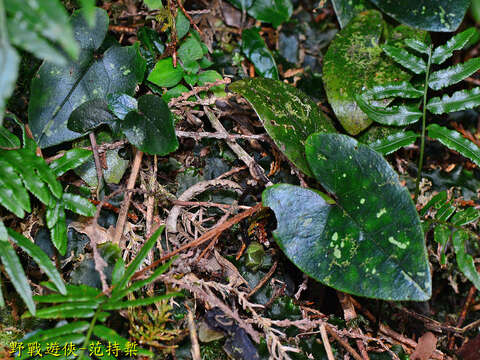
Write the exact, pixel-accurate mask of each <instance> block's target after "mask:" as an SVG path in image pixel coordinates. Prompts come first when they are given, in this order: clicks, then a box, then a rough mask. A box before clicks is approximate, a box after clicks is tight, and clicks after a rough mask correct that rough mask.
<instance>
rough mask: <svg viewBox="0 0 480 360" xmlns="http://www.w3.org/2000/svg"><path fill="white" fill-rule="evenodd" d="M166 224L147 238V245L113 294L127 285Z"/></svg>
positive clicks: (128, 268)
mask: <svg viewBox="0 0 480 360" xmlns="http://www.w3.org/2000/svg"><path fill="white" fill-rule="evenodd" d="M164 228H165V226H160V227H159V228H158V229H157V231H155V232H154V233H153V234H152V236H150V239H148V240H147V242H146V243H145V245H143V247H142V248H141V249H140V251H139V252H138V254H137V256H136V257H135V259H133V261H132V262H131V263H130V265H129V266H128V267H127V270H126V271H125V274H124V275H123V277H122V278H121V279H120V281H119V282H118V284H117V286H115V288H114V290H113V292H112V296H114V295H116V294H117V293H118V292H119V291H121V290H123V289H124V288H125V285H127V282H128V281H129V280H130V278H131V277H132V276H133V274H134V273H135V271H137V269H138V268H139V267H140V265H141V264H142V263H143V260H145V258H146V257H147V255H148V253H149V252H150V250H151V249H152V248H153V246H154V245H155V243H156V242H157V240H158V238H159V236H160V235H161V234H162V232H163V229H164Z"/></svg>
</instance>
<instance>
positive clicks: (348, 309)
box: [337, 291, 370, 360]
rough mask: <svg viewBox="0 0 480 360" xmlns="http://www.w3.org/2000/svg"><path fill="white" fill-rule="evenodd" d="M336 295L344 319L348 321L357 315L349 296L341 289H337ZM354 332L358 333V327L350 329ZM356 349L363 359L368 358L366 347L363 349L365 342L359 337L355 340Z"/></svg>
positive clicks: (366, 359)
mask: <svg viewBox="0 0 480 360" xmlns="http://www.w3.org/2000/svg"><path fill="white" fill-rule="evenodd" d="M337 296H338V298H339V300H340V304H341V305H342V309H343V314H344V318H345V321H346V322H347V323H349V322H350V321H352V320H354V319H355V318H356V317H357V313H356V312H355V307H354V306H353V303H352V300H351V296H350V295H347V294H345V293H343V292H341V291H337ZM352 332H353V333H354V334H360V329H358V328H354V329H352ZM356 343H357V347H358V350H359V351H360V354H361V355H362V359H363V360H369V359H370V358H369V357H368V353H367V349H365V344H364V343H363V341H362V340H361V339H357V340H356Z"/></svg>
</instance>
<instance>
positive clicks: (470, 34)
mask: <svg viewBox="0 0 480 360" xmlns="http://www.w3.org/2000/svg"><path fill="white" fill-rule="evenodd" d="M479 35H480V34H479V32H478V31H477V29H476V28H474V27H472V28H470V29H467V30H465V31H462V32H461V33H459V34H457V35H455V36H453V37H452V38H450V39H449V40H448V41H447V42H446V43H445V45H441V46H438V47H437V48H436V49H435V51H434V52H433V54H432V63H434V64H441V63H443V62H444V61H445V60H447V59H448V58H449V57H451V56H452V55H453V52H454V51H456V50H462V49H463V48H465V47H468V46H469V45H472V44H474V43H475V42H477V41H478V38H479Z"/></svg>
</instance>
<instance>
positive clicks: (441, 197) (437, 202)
mask: <svg viewBox="0 0 480 360" xmlns="http://www.w3.org/2000/svg"><path fill="white" fill-rule="evenodd" d="M446 201H447V192H446V191H441V192H439V193H438V194H437V195H435V196H434V197H432V198H431V199H430V200H429V201H428V203H426V204H425V206H424V207H423V208H422V210H420V212H419V214H420V216H425V215H427V212H428V210H430V209H431V208H432V207H433V208H435V209H439V208H440V206H441V205H442V204H443V203H445V202H446Z"/></svg>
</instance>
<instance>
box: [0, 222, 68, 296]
mask: <svg viewBox="0 0 480 360" xmlns="http://www.w3.org/2000/svg"><path fill="white" fill-rule="evenodd" d="M7 231H8V236H9V238H10V240H11V241H13V242H14V243H15V244H17V245H18V246H19V247H21V248H22V250H23V251H25V252H26V253H27V254H28V255H29V256H31V257H32V259H33V260H35V262H36V263H37V264H38V266H39V267H40V269H41V270H42V271H43V272H44V273H45V274H46V275H47V276H48V277H49V278H50V280H51V281H52V282H53V284H54V285H55V287H56V288H57V290H58V291H59V292H60V293H61V294H65V293H66V289H65V284H64V282H63V279H62V277H61V276H60V274H59V272H58V271H57V269H56V267H55V265H54V264H53V263H52V260H50V259H49V257H48V256H47V254H45V252H44V251H43V250H42V249H40V247H38V246H37V245H35V244H34V243H32V242H31V241H30V240H28V239H27V238H26V237H25V236H23V235H22V234H19V233H17V232H16V231H13V230H12V229H7Z"/></svg>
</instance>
